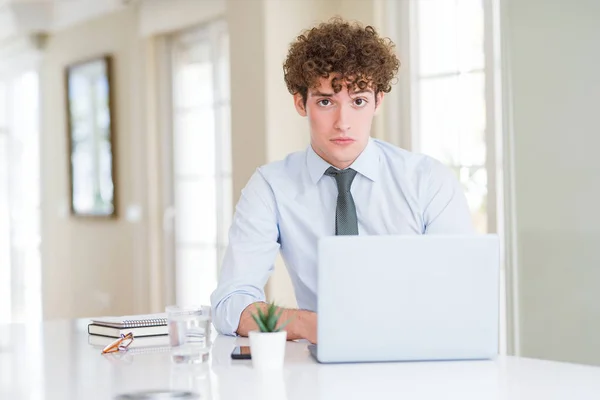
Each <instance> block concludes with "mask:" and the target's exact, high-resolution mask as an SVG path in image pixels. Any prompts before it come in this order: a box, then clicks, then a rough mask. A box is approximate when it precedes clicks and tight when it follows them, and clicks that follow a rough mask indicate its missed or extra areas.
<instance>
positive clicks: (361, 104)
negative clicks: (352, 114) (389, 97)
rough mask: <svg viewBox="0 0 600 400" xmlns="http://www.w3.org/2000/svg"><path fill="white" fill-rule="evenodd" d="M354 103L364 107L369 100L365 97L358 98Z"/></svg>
mask: <svg viewBox="0 0 600 400" xmlns="http://www.w3.org/2000/svg"><path fill="white" fill-rule="evenodd" d="M354 104H355V105H357V106H359V107H364V106H365V105H366V104H367V101H366V100H365V99H356V100H354Z"/></svg>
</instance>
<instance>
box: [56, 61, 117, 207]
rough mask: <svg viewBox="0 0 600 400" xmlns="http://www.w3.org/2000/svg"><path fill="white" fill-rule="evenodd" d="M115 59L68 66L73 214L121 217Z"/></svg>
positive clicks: (70, 173)
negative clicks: (115, 101)
mask: <svg viewBox="0 0 600 400" xmlns="http://www.w3.org/2000/svg"><path fill="white" fill-rule="evenodd" d="M111 70H112V57H111V56H110V55H103V56H99V57H96V58H93V59H90V60H86V61H83V62H77V63H74V64H70V65H68V66H67V67H66V68H65V82H66V94H67V96H66V98H67V132H68V138H67V142H68V157H69V180H70V185H69V187H70V208H71V215H73V216H77V217H104V218H114V217H116V216H117V207H116V204H117V202H116V199H117V193H116V183H115V182H116V179H115V175H116V174H115V144H114V142H115V141H114V135H115V129H114V126H115V123H114V109H113V106H114V104H113V103H114V102H113V98H114V93H113V86H112V72H111Z"/></svg>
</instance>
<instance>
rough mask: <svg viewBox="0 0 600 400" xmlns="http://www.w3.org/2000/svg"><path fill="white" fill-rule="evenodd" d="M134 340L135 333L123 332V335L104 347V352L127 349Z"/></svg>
mask: <svg viewBox="0 0 600 400" xmlns="http://www.w3.org/2000/svg"><path fill="white" fill-rule="evenodd" d="M131 342H133V333H131V332H129V333H127V334H126V335H123V334H122V333H121V337H120V338H118V339H117V340H115V341H114V342H112V343H110V344H109V345H108V346H106V347H105V348H104V349H102V354H106V353H114V352H117V351H126V350H127V348H128V347H129V345H130V344H131Z"/></svg>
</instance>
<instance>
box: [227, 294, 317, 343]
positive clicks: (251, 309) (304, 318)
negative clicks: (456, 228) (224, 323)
mask: <svg viewBox="0 0 600 400" xmlns="http://www.w3.org/2000/svg"><path fill="white" fill-rule="evenodd" d="M257 307H258V308H260V309H261V311H266V309H267V308H268V305H267V303H264V302H257V303H253V304H250V305H249V306H248V307H246V308H245V309H244V311H243V312H242V315H241V317H240V324H239V326H238V328H237V334H238V335H240V336H248V332H250V331H252V330H256V329H258V326H257V325H256V322H254V319H253V318H252V314H255V313H256V312H257V311H256V308H257ZM281 310H282V313H281V317H280V318H279V323H278V324H277V326H280V325H281V324H283V323H285V322H286V321H288V320H289V321H290V322H289V324H287V325H286V326H285V328H284V330H286V331H287V339H288V340H296V339H306V340H308V341H309V342H311V343H317V314H316V313H314V312H312V311H306V310H293V309H287V308H283V309H281Z"/></svg>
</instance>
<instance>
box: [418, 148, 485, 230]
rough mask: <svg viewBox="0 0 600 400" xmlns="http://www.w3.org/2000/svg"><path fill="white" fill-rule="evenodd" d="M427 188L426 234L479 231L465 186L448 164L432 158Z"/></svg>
mask: <svg viewBox="0 0 600 400" xmlns="http://www.w3.org/2000/svg"><path fill="white" fill-rule="evenodd" d="M424 188H425V193H423V198H424V202H425V209H424V213H423V220H424V221H423V222H424V224H425V232H424V233H425V234H427V235H435V234H472V233H475V230H474V228H473V221H472V219H471V212H470V210H469V206H468V204H467V198H466V197H465V193H464V190H463V188H462V186H461V184H460V182H459V181H458V179H456V177H455V176H454V174H453V173H452V171H451V170H450V169H449V168H448V167H446V166H445V165H443V164H442V163H440V162H439V161H437V160H434V159H430V160H429V173H428V179H427V184H426V185H424Z"/></svg>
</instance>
